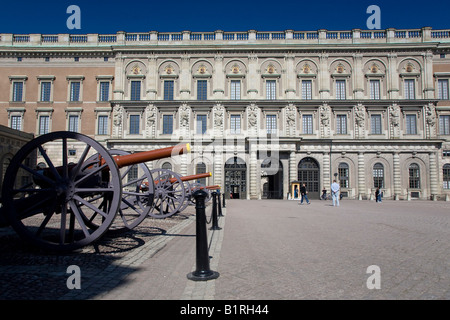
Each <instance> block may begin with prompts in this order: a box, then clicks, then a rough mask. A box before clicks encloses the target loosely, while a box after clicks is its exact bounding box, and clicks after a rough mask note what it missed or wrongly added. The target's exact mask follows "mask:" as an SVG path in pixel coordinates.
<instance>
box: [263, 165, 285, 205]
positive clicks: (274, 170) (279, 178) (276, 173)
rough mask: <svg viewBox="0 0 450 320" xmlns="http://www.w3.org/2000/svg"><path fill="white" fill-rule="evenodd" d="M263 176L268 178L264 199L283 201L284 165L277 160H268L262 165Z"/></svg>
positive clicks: (264, 187)
mask: <svg viewBox="0 0 450 320" xmlns="http://www.w3.org/2000/svg"><path fill="white" fill-rule="evenodd" d="M261 175H262V177H267V180H268V181H267V182H266V183H265V184H264V186H263V194H262V198H263V199H283V165H282V163H281V161H279V160H277V159H271V158H267V159H265V160H264V161H263V162H262V163H261Z"/></svg>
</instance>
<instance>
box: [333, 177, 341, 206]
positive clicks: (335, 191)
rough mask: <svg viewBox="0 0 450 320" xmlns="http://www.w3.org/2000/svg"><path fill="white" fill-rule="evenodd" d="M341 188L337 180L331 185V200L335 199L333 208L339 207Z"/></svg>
mask: <svg viewBox="0 0 450 320" xmlns="http://www.w3.org/2000/svg"><path fill="white" fill-rule="evenodd" d="M340 189H341V187H340V186H339V184H338V183H337V182H336V180H333V183H332V184H331V198H332V199H333V207H334V206H335V205H336V206H337V207H339V191H340Z"/></svg>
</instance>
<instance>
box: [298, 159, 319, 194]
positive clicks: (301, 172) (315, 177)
mask: <svg viewBox="0 0 450 320" xmlns="http://www.w3.org/2000/svg"><path fill="white" fill-rule="evenodd" d="M297 172H298V175H297V181H299V182H300V184H303V183H304V184H305V186H306V190H307V191H308V198H310V199H319V197H320V169H319V163H318V162H317V160H315V159H314V158H312V157H305V158H303V159H302V160H300V162H299V163H298V166H297Z"/></svg>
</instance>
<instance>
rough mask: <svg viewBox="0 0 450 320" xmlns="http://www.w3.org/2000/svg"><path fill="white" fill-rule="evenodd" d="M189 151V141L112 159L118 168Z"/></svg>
mask: <svg viewBox="0 0 450 320" xmlns="http://www.w3.org/2000/svg"><path fill="white" fill-rule="evenodd" d="M189 152H191V146H190V144H189V143H187V144H185V145H176V146H173V147H167V148H161V149H156V150H150V151H144V152H137V153H133V154H128V155H123V156H115V157H114V160H115V161H116V163H117V166H118V167H119V168H122V167H126V166H131V165H134V164H139V163H144V162H147V161H153V160H159V159H163V158H170V157H173V156H177V155H180V154H186V153H189Z"/></svg>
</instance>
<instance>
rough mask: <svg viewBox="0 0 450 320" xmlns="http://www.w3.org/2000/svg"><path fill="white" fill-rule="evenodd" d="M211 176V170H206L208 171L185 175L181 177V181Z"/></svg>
mask: <svg viewBox="0 0 450 320" xmlns="http://www.w3.org/2000/svg"><path fill="white" fill-rule="evenodd" d="M211 176H212V173H211V172H206V173H198V174H193V175H190V176H183V177H180V179H181V181H192V180H196V179H202V178H208V177H211Z"/></svg>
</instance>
